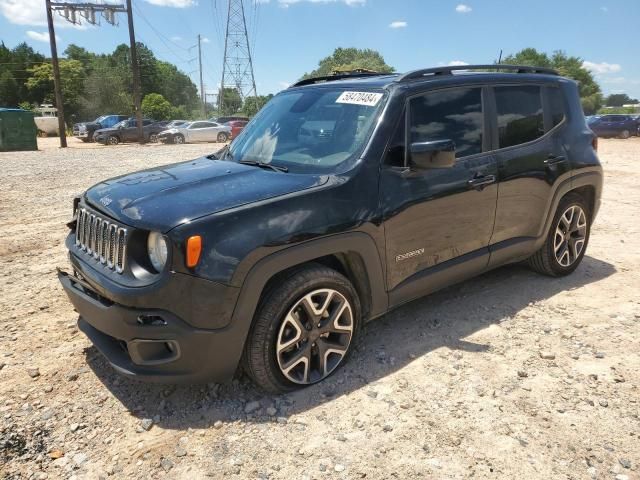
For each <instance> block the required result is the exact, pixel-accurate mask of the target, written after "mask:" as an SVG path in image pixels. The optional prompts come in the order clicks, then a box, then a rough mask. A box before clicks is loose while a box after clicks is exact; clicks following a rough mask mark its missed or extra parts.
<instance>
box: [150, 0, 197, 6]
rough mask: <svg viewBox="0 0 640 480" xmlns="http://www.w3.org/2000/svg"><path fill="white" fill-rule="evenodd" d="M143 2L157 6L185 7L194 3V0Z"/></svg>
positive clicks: (152, 0)
mask: <svg viewBox="0 0 640 480" xmlns="http://www.w3.org/2000/svg"><path fill="white" fill-rule="evenodd" d="M145 2H147V3H150V4H151V5H158V6H159V7H174V8H187V7H192V6H193V5H195V4H196V2H195V1H194V0H145Z"/></svg>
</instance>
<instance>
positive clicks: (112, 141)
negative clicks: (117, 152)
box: [107, 135, 120, 145]
mask: <svg viewBox="0 0 640 480" xmlns="http://www.w3.org/2000/svg"><path fill="white" fill-rule="evenodd" d="M107 140H108V142H109V145H117V144H118V143H119V142H120V140H119V139H118V137H116V136H113V135H112V136H111V137H109V138H108V139H107Z"/></svg>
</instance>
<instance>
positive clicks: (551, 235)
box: [527, 193, 591, 277]
mask: <svg viewBox="0 0 640 480" xmlns="http://www.w3.org/2000/svg"><path fill="white" fill-rule="evenodd" d="M574 206H577V207H580V208H581V209H582V211H583V212H584V214H585V220H586V227H585V230H586V233H585V235H584V243H583V245H582V249H581V251H580V252H579V254H578V255H577V256H576V257H575V260H573V261H572V262H571V263H570V264H569V265H562V264H561V263H560V262H559V261H558V259H557V255H556V253H555V251H554V250H555V249H554V240H555V238H556V229H557V228H558V227H559V224H560V221H561V217H562V216H563V215H564V213H565V212H567V211H568V210H569V209H570V208H572V207H574ZM590 234H591V210H590V208H589V206H588V205H587V202H586V201H585V199H584V197H582V195H580V194H577V193H568V194H567V195H565V196H564V197H563V198H562V199H561V200H560V203H559V205H558V209H557V210H556V213H555V215H554V217H553V222H552V223H551V228H550V229H549V232H548V234H547V238H546V240H545V242H544V244H543V245H542V247H540V250H538V251H537V252H536V253H534V254H533V255H532V256H531V257H529V258H528V259H527V263H528V265H529V267H531V268H532V269H533V270H535V271H536V272H538V273H542V274H544V275H549V276H552V277H561V276H564V275H568V274H570V273H572V272H573V271H574V270H575V269H576V268H578V265H580V262H581V261H582V258H583V257H584V254H585V252H586V251H587V246H588V244H589V235H590Z"/></svg>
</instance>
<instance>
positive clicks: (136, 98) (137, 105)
mask: <svg viewBox="0 0 640 480" xmlns="http://www.w3.org/2000/svg"><path fill="white" fill-rule="evenodd" d="M127 20H128V22H129V44H130V49H131V71H132V73H133V108H134V109H135V112H136V123H137V124H138V142H140V144H141V145H142V144H144V130H143V128H142V105H141V101H142V100H141V98H140V65H139V64H138V52H137V50H136V33H135V31H134V30H133V8H131V0H127Z"/></svg>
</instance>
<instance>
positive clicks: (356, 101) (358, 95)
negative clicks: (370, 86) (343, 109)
mask: <svg viewBox="0 0 640 480" xmlns="http://www.w3.org/2000/svg"><path fill="white" fill-rule="evenodd" d="M381 98H382V94H381V93H376V92H342V93H341V94H340V96H339V97H338V99H337V100H336V103H351V104H353V105H366V106H368V107H375V106H376V105H377V104H378V102H379V101H380V99H381Z"/></svg>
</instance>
